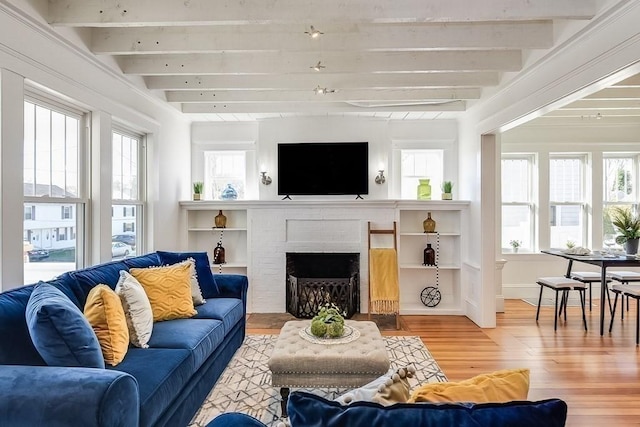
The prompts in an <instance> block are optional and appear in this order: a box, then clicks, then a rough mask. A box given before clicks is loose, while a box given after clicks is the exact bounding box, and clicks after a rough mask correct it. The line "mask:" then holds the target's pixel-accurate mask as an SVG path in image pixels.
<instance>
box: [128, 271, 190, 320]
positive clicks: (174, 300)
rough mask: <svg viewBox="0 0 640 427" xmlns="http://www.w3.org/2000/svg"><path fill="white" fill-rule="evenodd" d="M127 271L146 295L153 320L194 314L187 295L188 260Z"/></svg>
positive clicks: (188, 283) (180, 317) (188, 288)
mask: <svg viewBox="0 0 640 427" xmlns="http://www.w3.org/2000/svg"><path fill="white" fill-rule="evenodd" d="M129 272H130V273H131V275H132V276H133V277H135V278H136V280H138V282H140V284H141V285H142V287H143V288H144V291H145V292H146V294H147V297H149V303H150V304H151V310H152V311H153V321H154V322H160V321H163V320H171V319H182V318H186V317H191V316H194V315H196V314H197V311H196V309H195V308H194V307H193V299H192V298H191V266H190V264H189V263H180V264H174V265H170V266H166V267H149V268H132V269H130V270H129Z"/></svg>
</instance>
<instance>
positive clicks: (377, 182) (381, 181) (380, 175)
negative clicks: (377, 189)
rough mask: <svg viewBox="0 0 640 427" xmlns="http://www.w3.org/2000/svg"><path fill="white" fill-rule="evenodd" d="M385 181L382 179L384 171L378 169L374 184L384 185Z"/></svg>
mask: <svg viewBox="0 0 640 427" xmlns="http://www.w3.org/2000/svg"><path fill="white" fill-rule="evenodd" d="M386 180H387V179H386V178H385V177H384V169H380V170H379V171H378V175H376V184H384V182H385V181H386Z"/></svg>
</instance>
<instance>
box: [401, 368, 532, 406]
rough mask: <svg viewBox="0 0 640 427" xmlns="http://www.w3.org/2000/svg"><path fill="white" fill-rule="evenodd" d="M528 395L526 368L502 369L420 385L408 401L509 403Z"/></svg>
mask: <svg viewBox="0 0 640 427" xmlns="http://www.w3.org/2000/svg"><path fill="white" fill-rule="evenodd" d="M528 395H529V369H503V370H500V371H496V372H491V373H489V374H482V375H476V376H475V377H473V378H469V379H468V380H464V381H459V382H443V383H430V384H424V385H421V386H419V387H417V388H415V389H414V390H413V392H412V393H411V398H410V399H409V402H473V403H488V402H509V401H511V400H527V398H528Z"/></svg>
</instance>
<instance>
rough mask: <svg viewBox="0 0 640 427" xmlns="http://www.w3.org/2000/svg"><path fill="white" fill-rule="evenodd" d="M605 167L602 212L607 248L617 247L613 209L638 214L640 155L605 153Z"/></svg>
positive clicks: (604, 240) (603, 240) (603, 238)
mask: <svg viewBox="0 0 640 427" xmlns="http://www.w3.org/2000/svg"><path fill="white" fill-rule="evenodd" d="M603 161H604V165H603V174H604V176H603V187H604V197H603V199H604V209H603V211H602V215H603V218H602V222H603V223H602V225H603V233H604V235H603V236H602V242H603V243H604V244H605V246H607V247H612V246H615V245H616V243H615V236H616V234H617V233H616V231H615V229H614V227H613V225H612V224H611V218H610V217H609V213H610V211H611V208H613V207H614V206H617V207H623V208H624V207H627V208H629V209H631V210H632V212H634V213H637V212H638V209H639V202H640V194H639V192H638V185H639V183H640V176H639V175H640V174H639V172H638V170H639V166H640V155H639V154H635V153H633V154H632V153H629V154H622V153H615V154H613V153H611V154H608V153H605V154H604V159H603Z"/></svg>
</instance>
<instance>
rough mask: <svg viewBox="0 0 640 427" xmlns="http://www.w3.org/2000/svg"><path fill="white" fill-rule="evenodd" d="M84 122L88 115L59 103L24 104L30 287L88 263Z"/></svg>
mask: <svg viewBox="0 0 640 427" xmlns="http://www.w3.org/2000/svg"><path fill="white" fill-rule="evenodd" d="M84 122H85V120H84V113H83V112H82V111H76V110H74V109H73V108H72V107H69V106H66V105H61V104H58V103H56V102H55V101H53V100H47V99H43V98H41V97H38V96H33V97H31V96H29V97H28V98H27V99H26V100H25V102H24V164H23V170H24V212H25V215H24V223H23V224H24V226H23V235H24V236H23V240H24V252H25V253H24V280H25V283H34V282H36V281H38V280H49V279H51V278H53V277H55V276H58V275H60V274H61V273H64V272H65V271H70V270H75V269H77V268H79V267H81V266H82V264H83V260H84V256H83V255H84V254H83V247H84V245H83V239H82V237H83V236H84V218H85V206H86V204H87V199H86V196H85V192H84V187H83V183H84V179H83V176H84V171H85V170H86V168H85V166H86V165H85V162H84V161H83V159H85V156H84V147H85V144H86V143H85V139H84V132H83V131H82V129H84ZM36 263H37V264H36Z"/></svg>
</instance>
